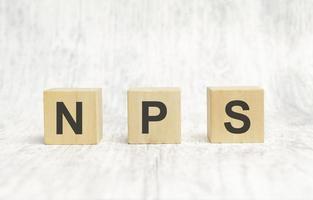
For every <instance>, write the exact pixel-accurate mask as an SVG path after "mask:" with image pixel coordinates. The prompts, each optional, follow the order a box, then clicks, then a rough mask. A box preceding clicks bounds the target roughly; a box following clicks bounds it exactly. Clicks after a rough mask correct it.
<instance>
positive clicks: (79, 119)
mask: <svg viewBox="0 0 313 200" xmlns="http://www.w3.org/2000/svg"><path fill="white" fill-rule="evenodd" d="M82 104H83V103H82V102H76V122H75V121H74V119H73V117H72V116H71V114H70V112H69V111H68V110H67V108H66V107H65V105H64V103H63V102H57V115H56V116H57V134H63V117H62V116H63V115H64V117H65V118H66V120H67V121H68V123H69V124H70V125H71V127H72V129H73V131H74V132H75V134H82V133H83V131H82V130H83V115H82V113H83V111H82V110H83V109H82V108H83V106H82Z"/></svg>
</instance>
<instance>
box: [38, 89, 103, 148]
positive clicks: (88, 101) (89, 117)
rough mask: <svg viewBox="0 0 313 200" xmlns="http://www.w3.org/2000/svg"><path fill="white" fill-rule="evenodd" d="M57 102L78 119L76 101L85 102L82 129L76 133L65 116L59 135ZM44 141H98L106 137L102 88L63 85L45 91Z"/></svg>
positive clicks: (56, 142)
mask: <svg viewBox="0 0 313 200" xmlns="http://www.w3.org/2000/svg"><path fill="white" fill-rule="evenodd" d="M57 102H62V103H64V105H65V107H66V108H67V110H68V111H69V113H70V114H71V117H73V119H74V120H76V122H77V119H76V112H77V110H76V102H81V103H82V131H81V132H80V133H79V134H75V132H74V130H73V128H72V127H71V126H70V124H69V123H68V121H67V120H66V118H65V117H64V116H62V118H63V132H62V134H61V133H59V134H57V120H56V115H57V109H56V107H57V105H56V104H57ZM44 129H45V131H44V132H45V133H44V141H45V143H46V144H97V143H99V141H100V140H101V138H102V89H99V88H98V89H92V88H90V89H79V88H76V89H75V88H60V89H48V90H45V91H44Z"/></svg>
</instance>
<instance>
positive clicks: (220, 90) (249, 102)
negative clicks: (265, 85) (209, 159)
mask: <svg viewBox="0 0 313 200" xmlns="http://www.w3.org/2000/svg"><path fill="white" fill-rule="evenodd" d="M207 100H208V119H207V120H208V139H209V140H210V142H212V143H262V142H264V91H263V89H261V88H258V87H226V88H225V87H217V88H208V89H207Z"/></svg>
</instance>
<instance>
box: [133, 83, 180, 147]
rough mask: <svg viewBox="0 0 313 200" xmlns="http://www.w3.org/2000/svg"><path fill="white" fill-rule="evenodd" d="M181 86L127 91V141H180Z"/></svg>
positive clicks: (150, 142)
mask: <svg viewBox="0 0 313 200" xmlns="http://www.w3.org/2000/svg"><path fill="white" fill-rule="evenodd" d="M180 122H181V119H180V89H179V88H138V89H130V90H129V91H128V143H131V144H134V143H135V144H162V143H163V144H170V143H172V144H173V143H174V144H175V143H180V142H181V133H180V129H181V127H180Z"/></svg>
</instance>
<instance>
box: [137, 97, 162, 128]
mask: <svg viewBox="0 0 313 200" xmlns="http://www.w3.org/2000/svg"><path fill="white" fill-rule="evenodd" d="M149 107H157V108H159V110H160V113H159V115H156V116H149ZM166 114H167V108H166V106H165V104H164V103H162V102H160V101H143V102H142V133H143V134H148V133H149V121H150V122H152V121H161V120H162V119H164V118H165V117H166Z"/></svg>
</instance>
